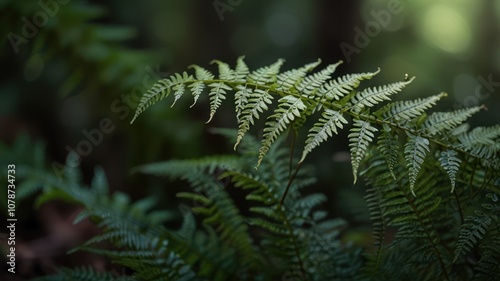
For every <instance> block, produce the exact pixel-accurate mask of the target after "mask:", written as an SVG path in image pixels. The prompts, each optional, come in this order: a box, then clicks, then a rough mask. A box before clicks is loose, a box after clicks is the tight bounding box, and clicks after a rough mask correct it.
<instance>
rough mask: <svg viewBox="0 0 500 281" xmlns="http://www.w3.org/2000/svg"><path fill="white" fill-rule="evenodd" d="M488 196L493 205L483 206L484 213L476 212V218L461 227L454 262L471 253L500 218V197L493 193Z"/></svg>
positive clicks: (470, 217) (468, 219) (469, 217)
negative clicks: (494, 221) (499, 201)
mask: <svg viewBox="0 0 500 281" xmlns="http://www.w3.org/2000/svg"><path fill="white" fill-rule="evenodd" d="M486 196H487V197H489V198H490V199H491V200H492V201H493V204H482V207H483V209H484V211H482V210H476V211H475V212H474V213H475V215H474V216H468V217H467V218H466V219H465V223H464V224H463V225H462V226H461V228H460V231H459V233H458V240H457V245H456V246H455V257H454V259H453V262H455V261H457V259H458V258H459V257H460V256H461V255H464V254H466V253H468V252H470V251H471V250H472V248H473V247H474V246H475V245H476V244H477V243H478V242H479V240H481V239H483V236H484V235H485V234H486V233H487V231H488V227H489V226H490V225H491V224H492V222H493V220H494V219H495V220H497V219H498V217H499V216H500V204H498V198H499V196H498V195H497V194H493V193H490V194H487V195H486Z"/></svg>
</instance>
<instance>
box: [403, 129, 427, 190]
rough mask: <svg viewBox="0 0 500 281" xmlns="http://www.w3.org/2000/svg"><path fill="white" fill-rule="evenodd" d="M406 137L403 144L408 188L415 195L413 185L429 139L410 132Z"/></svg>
mask: <svg viewBox="0 0 500 281" xmlns="http://www.w3.org/2000/svg"><path fill="white" fill-rule="evenodd" d="M408 138H409V139H408V142H407V143H406V144H405V159H406V166H407V167H408V175H409V177H410V190H411V193H412V194H413V196H416V195H415V192H414V190H413V188H414V187H415V182H416V181H417V176H418V173H419V172H420V168H421V166H422V164H423V163H424V158H425V156H426V152H429V140H428V139H426V138H423V137H420V136H414V135H411V134H409V137H408Z"/></svg>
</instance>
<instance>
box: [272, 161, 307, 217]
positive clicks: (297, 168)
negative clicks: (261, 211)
mask: <svg viewBox="0 0 500 281" xmlns="http://www.w3.org/2000/svg"><path fill="white" fill-rule="evenodd" d="M301 167H302V162H301V163H299V164H297V167H296V168H295V171H294V172H293V174H292V176H291V177H290V178H289V179H288V184H287V185H286V188H285V192H283V195H282V196H281V200H280V202H279V204H278V208H279V209H281V206H283V203H284V202H285V198H286V195H287V194H288V191H289V190H290V186H291V185H292V183H293V180H294V179H295V177H296V176H297V174H298V173H299V170H300V168H301Z"/></svg>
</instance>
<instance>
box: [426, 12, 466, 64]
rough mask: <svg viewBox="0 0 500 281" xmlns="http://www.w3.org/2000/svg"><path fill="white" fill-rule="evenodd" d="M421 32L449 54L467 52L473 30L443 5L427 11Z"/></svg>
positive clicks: (458, 15) (459, 16)
mask: <svg viewBox="0 0 500 281" xmlns="http://www.w3.org/2000/svg"><path fill="white" fill-rule="evenodd" d="M421 31H422V32H423V35H424V37H425V38H426V39H427V40H428V41H429V42H430V43H432V44H433V45H435V46H436V47H438V48H440V49H441V50H443V51H445V52H448V53H454V54H458V53H461V52H463V51H465V50H466V49H467V47H468V45H469V43H470V40H471V28H470V27H469V25H468V23H467V22H466V21H465V20H464V18H463V17H462V16H461V15H460V14H459V13H458V12H457V11H456V10H454V9H452V8H451V7H449V6H446V5H442V4H438V5H435V6H434V7H432V8H430V9H429V10H428V11H427V13H426V14H425V15H424V17H423V21H422V22H421Z"/></svg>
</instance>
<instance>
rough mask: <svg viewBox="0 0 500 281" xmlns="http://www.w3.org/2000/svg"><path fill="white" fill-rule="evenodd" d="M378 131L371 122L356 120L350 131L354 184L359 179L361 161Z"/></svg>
mask: <svg viewBox="0 0 500 281" xmlns="http://www.w3.org/2000/svg"><path fill="white" fill-rule="evenodd" d="M376 131H378V130H377V128H375V127H373V126H372V125H371V124H370V122H368V121H362V120H359V119H354V123H353V126H352V128H351V130H350V132H351V133H350V134H349V136H348V138H349V146H350V147H351V164H352V174H353V176H354V183H356V181H357V179H358V168H359V164H360V163H361V160H363V157H364V156H365V153H366V150H367V149H368V145H370V143H371V142H372V140H373V138H374V136H375V135H374V133H375V132H376Z"/></svg>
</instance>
